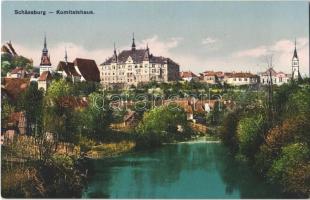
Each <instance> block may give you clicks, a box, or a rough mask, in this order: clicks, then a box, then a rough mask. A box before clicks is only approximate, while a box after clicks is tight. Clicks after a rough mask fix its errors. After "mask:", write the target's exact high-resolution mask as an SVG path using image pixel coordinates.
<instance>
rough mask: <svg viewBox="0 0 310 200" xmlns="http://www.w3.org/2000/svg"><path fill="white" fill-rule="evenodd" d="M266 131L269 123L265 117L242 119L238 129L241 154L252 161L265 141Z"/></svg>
mask: <svg viewBox="0 0 310 200" xmlns="http://www.w3.org/2000/svg"><path fill="white" fill-rule="evenodd" d="M266 129H267V123H266V121H265V119H264V118H263V116H251V117H246V118H242V119H241V120H240V121H239V123H238V128H237V137H238V143H239V151H240V153H241V154H243V155H245V156H246V157H247V158H250V159H252V158H253V157H254V155H255V154H256V152H257V151H258V150H259V146H260V145H261V144H262V143H263V141H264V133H265V131H266Z"/></svg>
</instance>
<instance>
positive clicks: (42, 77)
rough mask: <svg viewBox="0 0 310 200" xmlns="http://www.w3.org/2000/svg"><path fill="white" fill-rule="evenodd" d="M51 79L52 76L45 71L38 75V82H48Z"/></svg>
mask: <svg viewBox="0 0 310 200" xmlns="http://www.w3.org/2000/svg"><path fill="white" fill-rule="evenodd" d="M52 79H53V77H52V74H51V72H50V71H45V72H42V74H41V75H40V77H39V79H38V81H49V80H52Z"/></svg>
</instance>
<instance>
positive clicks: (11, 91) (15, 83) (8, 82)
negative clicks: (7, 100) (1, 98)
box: [2, 78, 30, 100]
mask: <svg viewBox="0 0 310 200" xmlns="http://www.w3.org/2000/svg"><path fill="white" fill-rule="evenodd" d="M29 83H30V79H29V78H4V79H3V82H2V84H3V85H4V88H2V90H3V92H5V93H6V94H7V95H8V96H9V97H11V98H12V99H14V100H15V99H16V98H17V97H18V96H19V94H20V93H22V92H23V91H25V90H26V89H27V88H28V86H29Z"/></svg>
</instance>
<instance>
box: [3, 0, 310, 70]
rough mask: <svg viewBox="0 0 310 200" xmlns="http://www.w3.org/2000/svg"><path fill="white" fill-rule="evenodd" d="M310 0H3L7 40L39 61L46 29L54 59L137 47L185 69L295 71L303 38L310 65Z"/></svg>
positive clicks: (97, 56)
mask: <svg viewBox="0 0 310 200" xmlns="http://www.w3.org/2000/svg"><path fill="white" fill-rule="evenodd" d="M76 9H77V10H81V9H82V10H92V11H93V12H94V13H95V14H93V15H56V14H55V13H54V14H46V15H16V14H14V12H15V10H37V11H39V10H45V11H52V12H55V11H56V10H76ZM308 9H309V6H308V2H227V1H226V2H171V1H170V2H98V1H94V2H83V1H79V2H72V1H70V2H69V1H67V2H65V1H57V2H51V1H49V2H25V1H19V2H11V1H10V2H9V1H5V2H2V14H1V15H2V18H1V21H2V23H1V24H2V28H1V36H2V37H1V42H2V44H4V43H5V42H7V41H11V42H12V44H13V46H14V47H15V49H16V51H17V53H18V54H21V55H24V56H26V57H29V58H32V59H33V60H34V65H39V61H40V56H41V51H42V48H43V39H44V34H46V37H47V47H48V49H49V53H50V56H51V62H52V65H54V66H55V65H57V63H58V62H59V61H60V60H63V58H64V52H65V48H66V49H67V52H68V57H69V60H70V61H71V60H74V59H75V58H76V57H81V58H89V59H94V60H95V61H96V63H97V65H99V64H101V63H102V62H103V61H105V60H106V59H107V58H108V57H110V56H111V55H112V53H113V44H114V43H115V44H116V48H117V51H122V50H126V49H129V48H130V47H131V42H132V33H133V32H134V34H135V40H136V44H137V46H138V48H145V46H146V44H147V43H148V46H149V48H150V51H151V53H153V54H154V55H157V56H164V57H170V58H171V59H173V60H174V61H175V62H177V63H179V64H180V67H181V70H191V71H193V72H195V73H200V72H203V71H206V70H222V71H244V72H245V71H251V72H253V73H256V72H260V71H264V70H266V69H267V61H266V60H267V57H271V56H272V58H273V66H274V68H275V69H276V70H278V71H283V72H286V73H290V72H291V59H292V55H293V51H294V40H295V38H296V44H297V51H298V56H299V58H300V71H301V73H302V74H305V73H307V74H308V73H309V10H308Z"/></svg>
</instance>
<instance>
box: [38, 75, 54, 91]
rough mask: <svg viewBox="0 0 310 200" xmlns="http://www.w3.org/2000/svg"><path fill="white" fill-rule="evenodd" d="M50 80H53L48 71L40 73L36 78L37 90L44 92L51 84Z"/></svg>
mask: <svg viewBox="0 0 310 200" xmlns="http://www.w3.org/2000/svg"><path fill="white" fill-rule="evenodd" d="M52 79H53V78H52V74H51V72H50V71H44V72H42V73H41V75H40V77H39V78H38V89H40V88H42V89H43V90H44V91H46V90H47V88H48V86H49V85H50V84H51V82H52Z"/></svg>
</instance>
